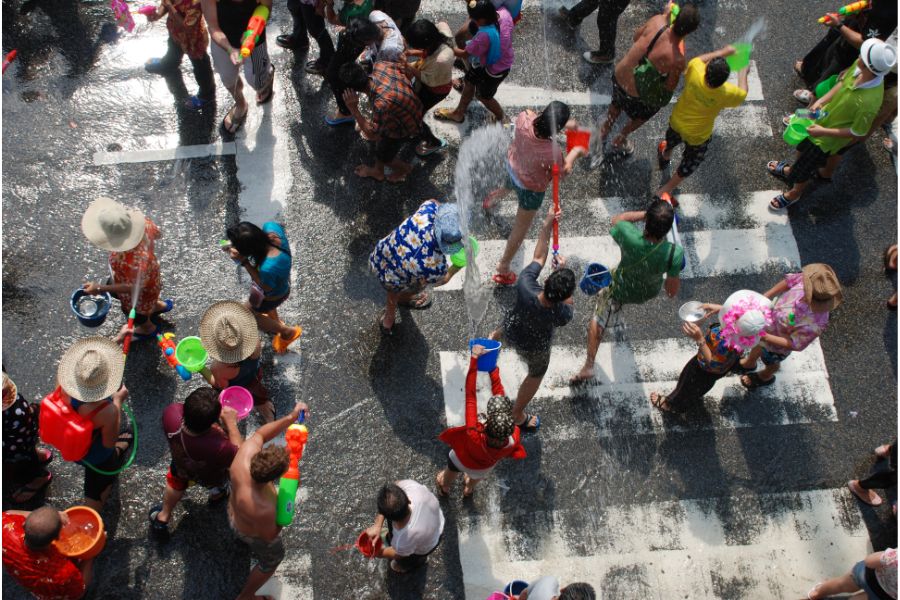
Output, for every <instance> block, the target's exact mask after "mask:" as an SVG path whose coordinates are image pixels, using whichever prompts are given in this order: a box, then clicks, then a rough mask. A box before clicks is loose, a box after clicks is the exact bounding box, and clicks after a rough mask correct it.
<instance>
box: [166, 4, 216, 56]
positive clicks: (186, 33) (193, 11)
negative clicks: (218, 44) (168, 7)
mask: <svg viewBox="0 0 900 600" xmlns="http://www.w3.org/2000/svg"><path fill="white" fill-rule="evenodd" d="M172 6H173V7H174V9H175V10H176V11H177V12H178V14H179V15H180V16H181V18H182V20H183V21H184V26H183V27H179V26H178V25H177V24H176V23H175V19H173V18H172V16H171V15H170V16H169V17H168V18H167V19H166V28H167V29H168V30H169V35H170V36H172V39H173V40H175V41H176V42H177V43H178V45H179V46H180V47H181V49H182V50H183V51H184V53H185V54H187V55H188V56H189V57H190V58H193V59H198V58H203V57H204V56H206V47H207V46H209V35H208V34H207V33H206V22H205V21H204V20H203V11H202V10H201V9H200V0H174V1H173V2H172Z"/></svg>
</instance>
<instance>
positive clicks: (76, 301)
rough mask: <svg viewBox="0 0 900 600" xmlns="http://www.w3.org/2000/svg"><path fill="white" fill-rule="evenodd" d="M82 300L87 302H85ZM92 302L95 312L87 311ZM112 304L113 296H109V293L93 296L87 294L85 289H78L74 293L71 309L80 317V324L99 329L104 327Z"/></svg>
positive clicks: (70, 304) (70, 303)
mask: <svg viewBox="0 0 900 600" xmlns="http://www.w3.org/2000/svg"><path fill="white" fill-rule="evenodd" d="M82 299H85V300H84V301H83V300H82ZM90 301H93V306H94V310H93V311H88V310H85V308H86V307H87V306H90V304H91V302H90ZM111 304H112V296H110V295H109V292H103V293H102V294H94V295H91V294H88V293H87V292H85V291H84V289H83V288H78V289H77V290H75V291H74V292H72V298H71V300H70V301H69V307H70V308H71V309H72V312H73V313H74V314H75V316H76V317H78V322H79V323H81V324H82V325H84V326H85V327H99V326H100V325H102V324H103V322H104V321H105V320H106V315H107V313H109V307H110V305H111ZM82 311H84V312H82Z"/></svg>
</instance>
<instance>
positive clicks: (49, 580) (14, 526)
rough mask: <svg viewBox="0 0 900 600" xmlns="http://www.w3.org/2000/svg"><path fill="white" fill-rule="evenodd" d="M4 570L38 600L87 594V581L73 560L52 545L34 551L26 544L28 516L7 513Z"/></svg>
mask: <svg viewBox="0 0 900 600" xmlns="http://www.w3.org/2000/svg"><path fill="white" fill-rule="evenodd" d="M3 568H4V569H5V570H6V573H7V575H9V576H10V577H12V578H13V579H15V580H16V581H17V582H18V583H19V585H21V586H22V587H23V588H25V589H26V590H28V591H29V592H31V593H32V594H34V597H35V598H37V599H38V600H77V599H78V598H81V597H82V596H83V595H84V578H83V577H82V576H81V571H79V570H78V567H76V566H75V563H73V562H72V561H71V560H69V559H68V558H66V557H65V556H63V555H62V554H60V553H59V551H58V550H57V549H56V548H54V547H53V546H50V547H49V548H46V549H44V550H31V549H30V548H28V546H26V545H25V516H24V515H10V514H7V513H3Z"/></svg>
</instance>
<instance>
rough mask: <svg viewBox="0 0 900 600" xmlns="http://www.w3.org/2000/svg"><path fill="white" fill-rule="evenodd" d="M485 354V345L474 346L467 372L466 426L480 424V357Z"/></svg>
mask: <svg viewBox="0 0 900 600" xmlns="http://www.w3.org/2000/svg"><path fill="white" fill-rule="evenodd" d="M482 354H484V346H479V345H477V344H476V345H474V346H472V356H471V358H469V372H468V373H466V427H475V426H476V425H477V424H478V389H477V382H478V357H479V356H481V355H482Z"/></svg>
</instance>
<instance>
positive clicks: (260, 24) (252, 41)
mask: <svg viewBox="0 0 900 600" xmlns="http://www.w3.org/2000/svg"><path fill="white" fill-rule="evenodd" d="M268 20H269V7H268V6H263V5H262V4H260V5H259V6H257V7H256V10H254V11H253V15H252V16H251V17H250V22H249V23H247V30H246V31H245V32H244V35H243V38H242V40H241V56H243V57H244V58H247V57H248V56H250V53H251V52H253V49H254V48H256V44H257V42H259V36H261V35H262V34H263V31H265V30H266V22H267V21H268Z"/></svg>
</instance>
